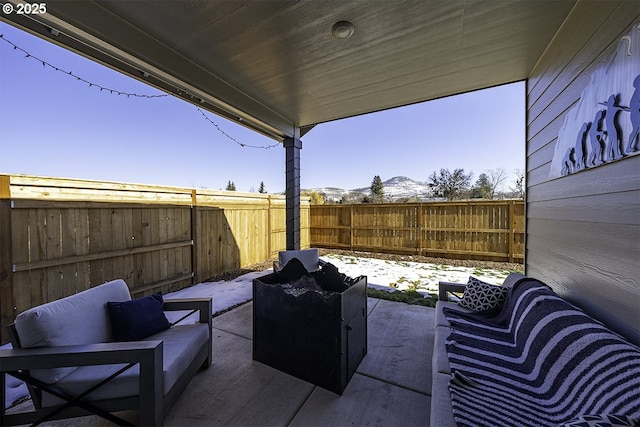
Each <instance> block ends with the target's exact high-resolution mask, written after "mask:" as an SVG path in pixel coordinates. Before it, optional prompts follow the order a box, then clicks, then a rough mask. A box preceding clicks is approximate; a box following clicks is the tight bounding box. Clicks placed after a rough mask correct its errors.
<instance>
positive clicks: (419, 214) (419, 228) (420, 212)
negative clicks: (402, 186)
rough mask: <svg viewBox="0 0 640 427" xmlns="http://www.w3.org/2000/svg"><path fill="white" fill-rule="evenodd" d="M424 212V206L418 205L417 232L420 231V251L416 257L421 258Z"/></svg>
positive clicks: (418, 248)
mask: <svg viewBox="0 0 640 427" xmlns="http://www.w3.org/2000/svg"><path fill="white" fill-rule="evenodd" d="M422 210H423V205H422V203H418V224H417V229H418V230H417V231H418V236H417V238H418V247H417V248H416V249H417V250H418V251H417V252H418V253H417V254H416V255H418V256H420V255H422Z"/></svg>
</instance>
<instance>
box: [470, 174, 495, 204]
mask: <svg viewBox="0 0 640 427" xmlns="http://www.w3.org/2000/svg"><path fill="white" fill-rule="evenodd" d="M491 193H492V189H491V183H490V182H489V177H488V176H487V174H485V173H482V174H480V176H479V177H478V180H477V181H476V183H475V185H474V186H473V188H472V189H471V197H472V198H474V199H490V198H491Z"/></svg>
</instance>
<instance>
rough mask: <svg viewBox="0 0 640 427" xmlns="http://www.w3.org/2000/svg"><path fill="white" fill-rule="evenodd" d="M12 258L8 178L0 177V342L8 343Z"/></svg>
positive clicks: (10, 315) (10, 317) (11, 300)
mask: <svg viewBox="0 0 640 427" xmlns="http://www.w3.org/2000/svg"><path fill="white" fill-rule="evenodd" d="M13 306H14V304H13V256H12V249H11V188H10V177H9V176H8V175H0V327H1V329H0V332H1V334H0V342H1V343H5V342H7V341H8V337H7V333H6V327H7V325H9V324H10V323H11V322H13V320H14V312H13Z"/></svg>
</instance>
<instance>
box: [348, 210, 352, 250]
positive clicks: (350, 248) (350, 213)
mask: <svg viewBox="0 0 640 427" xmlns="http://www.w3.org/2000/svg"><path fill="white" fill-rule="evenodd" d="M349 250H353V204H349Z"/></svg>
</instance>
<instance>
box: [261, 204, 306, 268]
mask: <svg viewBox="0 0 640 427" xmlns="http://www.w3.org/2000/svg"><path fill="white" fill-rule="evenodd" d="M271 209H272V207H271V194H269V195H267V254H268V256H269V259H271V257H272V256H273V255H272V252H271V251H272V249H273V248H272V242H271V227H272V226H271V213H272V212H271ZM309 221H311V212H309ZM309 244H311V239H309Z"/></svg>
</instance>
